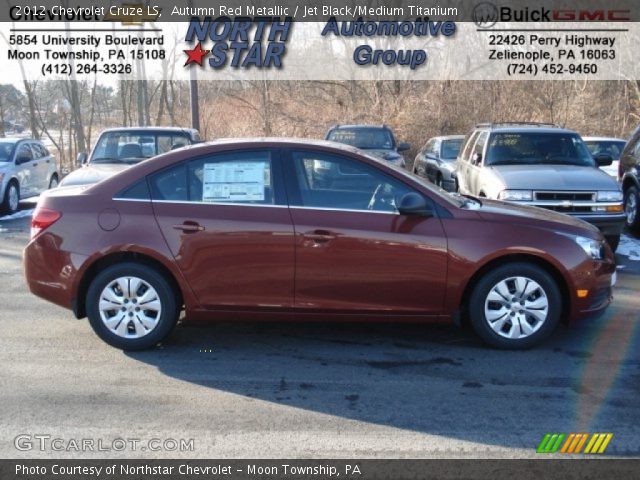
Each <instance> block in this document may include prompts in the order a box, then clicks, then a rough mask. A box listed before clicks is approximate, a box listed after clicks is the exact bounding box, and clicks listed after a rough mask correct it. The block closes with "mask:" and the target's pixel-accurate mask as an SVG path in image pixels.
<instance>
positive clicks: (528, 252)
mask: <svg viewBox="0 0 640 480" xmlns="http://www.w3.org/2000/svg"><path fill="white" fill-rule="evenodd" d="M319 171H321V176H320V177H318V172H319ZM32 227H33V228H32V239H31V242H30V243H29V245H28V246H27V247H26V249H25V252H24V268H25V274H26V278H27V282H28V284H29V288H30V289H31V291H32V292H33V293H35V294H36V295H38V296H41V297H43V298H45V299H47V300H50V301H52V302H54V303H56V304H58V305H62V306H64V307H67V308H70V309H71V310H73V312H74V313H75V315H76V316H77V317H79V318H81V317H84V316H88V317H89V321H90V322H91V325H92V327H93V328H94V330H95V331H96V333H97V334H98V335H99V336H100V337H101V338H102V339H103V340H105V341H106V342H108V343H110V344H111V345H114V346H116V347H120V348H123V349H141V348H147V347H151V346H153V345H155V344H156V343H158V342H160V341H161V340H162V339H164V338H165V337H166V336H167V335H168V334H169V332H170V331H171V330H172V328H173V327H174V325H175V324H176V321H177V320H178V316H179V314H180V312H181V310H182V309H184V311H185V318H186V320H190V319H191V320H205V319H206V320H242V319H253V320H256V319H272V320H304V319H311V320H320V321H325V320H363V321H376V320H378V321H386V320H393V321H436V322H452V321H456V320H457V319H459V318H462V319H465V318H468V319H469V321H470V322H471V324H472V326H473V328H474V329H475V331H476V332H477V333H478V334H479V335H480V337H482V339H484V340H485V341H486V342H487V343H489V344H491V345H493V346H497V347H503V348H525V347H530V346H532V345H534V344H537V343H539V342H540V341H541V340H542V339H543V338H544V337H546V336H547V335H548V334H549V333H550V332H551V331H552V330H553V329H554V327H555V326H556V325H557V323H558V322H559V321H560V320H561V319H567V320H577V319H580V318H583V317H586V316H588V315H590V314H592V313H594V312H599V311H602V310H603V309H604V308H606V307H607V305H608V304H609V302H610V300H611V288H612V285H613V283H614V282H615V275H614V273H615V264H614V258H613V254H612V252H611V249H610V248H609V247H608V246H607V245H606V243H605V242H604V239H603V237H602V234H601V233H600V232H599V231H598V230H597V229H596V228H595V227H593V226H590V225H589V224H587V223H585V222H583V221H581V220H577V219H573V218H570V217H568V216H566V215H563V214H559V213H556V212H551V211H547V210H542V209H538V208H535V207H524V206H518V205H513V204H507V203H502V202H498V201H492V200H487V199H482V200H478V199H474V198H470V197H460V196H451V195H449V194H447V193H445V192H443V191H442V190H439V189H436V188H435V187H433V186H429V185H428V184H426V183H423V181H421V180H420V179H419V178H417V177H415V176H413V175H411V174H409V173H406V172H405V171H403V170H402V169H399V168H397V167H394V166H392V165H390V164H389V163H388V162H383V161H380V160H376V159H375V158H373V157H369V156H366V155H365V154H363V153H362V152H361V151H359V150H356V149H354V148H351V147H347V146H339V145H336V144H335V143H326V142H310V141H302V140H275V139H256V140H236V141H219V142H215V143H210V144H205V145H201V146H195V147H187V148H185V149H182V150H179V151H175V152H170V153H167V154H164V155H161V156H159V157H157V158H154V159H152V160H149V161H146V162H142V163H140V164H138V165H135V166H133V167H131V168H130V169H128V170H126V171H123V172H122V173H119V174H118V175H116V176H114V177H112V178H109V179H107V180H105V181H103V182H101V183H98V184H96V185H93V186H91V187H78V188H68V189H58V190H55V191H52V192H50V193H48V194H46V195H44V196H43V197H42V198H41V199H40V201H39V203H38V206H37V208H36V211H35V213H34V216H33V223H32Z"/></svg>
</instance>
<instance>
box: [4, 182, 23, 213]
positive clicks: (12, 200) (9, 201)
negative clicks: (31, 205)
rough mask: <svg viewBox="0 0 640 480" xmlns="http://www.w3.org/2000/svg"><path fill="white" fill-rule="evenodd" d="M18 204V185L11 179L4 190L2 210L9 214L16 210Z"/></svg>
mask: <svg viewBox="0 0 640 480" xmlns="http://www.w3.org/2000/svg"><path fill="white" fill-rule="evenodd" d="M19 205H20V186H19V185H18V182H16V181H15V180H11V181H10V182H9V184H8V185H7V189H6V190H5V191H4V199H3V201H2V211H3V212H4V213H8V214H9V215H11V214H12V213H16V212H17V211H18V206H19Z"/></svg>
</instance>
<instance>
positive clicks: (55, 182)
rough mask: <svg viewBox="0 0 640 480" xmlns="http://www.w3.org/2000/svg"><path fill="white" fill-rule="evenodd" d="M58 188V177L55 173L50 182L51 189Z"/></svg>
mask: <svg viewBox="0 0 640 480" xmlns="http://www.w3.org/2000/svg"><path fill="white" fill-rule="evenodd" d="M57 186H58V175H57V174H56V173H54V174H53V175H51V180H49V189H52V188H56V187H57Z"/></svg>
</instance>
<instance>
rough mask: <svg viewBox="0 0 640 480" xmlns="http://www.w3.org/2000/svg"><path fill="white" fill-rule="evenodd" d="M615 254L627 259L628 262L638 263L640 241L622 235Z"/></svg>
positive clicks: (639, 259) (639, 258)
mask: <svg viewBox="0 0 640 480" xmlns="http://www.w3.org/2000/svg"><path fill="white" fill-rule="evenodd" d="M616 254H618V255H623V256H625V257H628V258H629V260H635V261H636V262H638V261H640V239H638V238H633V237H631V236H629V235H622V237H620V245H619V246H618V250H616Z"/></svg>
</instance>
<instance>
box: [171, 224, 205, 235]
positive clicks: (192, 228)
mask: <svg viewBox="0 0 640 480" xmlns="http://www.w3.org/2000/svg"><path fill="white" fill-rule="evenodd" d="M173 228H175V229H176V230H182V231H183V232H184V233H196V232H202V231H203V230H204V227H203V226H202V225H200V224H198V223H196V222H184V223H182V224H180V225H174V226H173Z"/></svg>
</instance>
